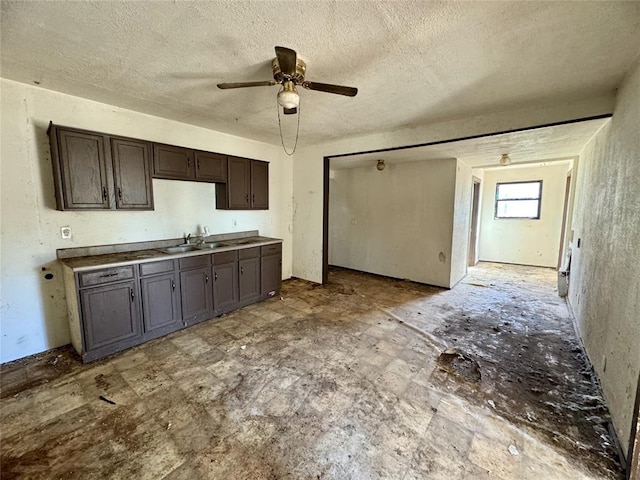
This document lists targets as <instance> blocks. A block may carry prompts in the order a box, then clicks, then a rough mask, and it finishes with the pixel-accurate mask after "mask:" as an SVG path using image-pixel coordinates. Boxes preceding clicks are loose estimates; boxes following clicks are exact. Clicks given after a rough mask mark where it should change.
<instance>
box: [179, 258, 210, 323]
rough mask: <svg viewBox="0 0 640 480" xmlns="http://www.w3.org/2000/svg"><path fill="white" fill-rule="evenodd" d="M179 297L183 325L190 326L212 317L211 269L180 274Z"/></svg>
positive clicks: (186, 271) (204, 268)
mask: <svg viewBox="0 0 640 480" xmlns="http://www.w3.org/2000/svg"><path fill="white" fill-rule="evenodd" d="M180 297H181V300H182V321H183V323H184V325H191V324H193V323H197V322H201V321H203V320H207V319H209V318H211V317H213V316H214V311H213V287H212V285H211V267H203V268H195V269H193V270H184V271H182V272H180Z"/></svg>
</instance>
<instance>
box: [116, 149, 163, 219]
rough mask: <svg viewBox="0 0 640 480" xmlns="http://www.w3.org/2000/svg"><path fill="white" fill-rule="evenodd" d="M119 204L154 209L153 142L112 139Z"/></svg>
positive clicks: (119, 205) (124, 207)
mask: <svg viewBox="0 0 640 480" xmlns="http://www.w3.org/2000/svg"><path fill="white" fill-rule="evenodd" d="M111 155H112V158H113V173H114V179H115V187H116V191H115V194H116V207H117V208H121V209H128V210H153V187H152V184H151V144H150V143H148V142H142V141H139V140H131V139H125V138H112V139H111Z"/></svg>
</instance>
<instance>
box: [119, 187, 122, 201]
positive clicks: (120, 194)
mask: <svg viewBox="0 0 640 480" xmlns="http://www.w3.org/2000/svg"><path fill="white" fill-rule="evenodd" d="M118 198H119V199H120V200H122V189H121V188H120V187H118Z"/></svg>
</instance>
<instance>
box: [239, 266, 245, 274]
mask: <svg viewBox="0 0 640 480" xmlns="http://www.w3.org/2000/svg"><path fill="white" fill-rule="evenodd" d="M240 275H244V268H243V267H240Z"/></svg>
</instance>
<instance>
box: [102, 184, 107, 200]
mask: <svg viewBox="0 0 640 480" xmlns="http://www.w3.org/2000/svg"><path fill="white" fill-rule="evenodd" d="M102 199H103V200H104V201H105V202H106V201H107V187H102Z"/></svg>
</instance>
